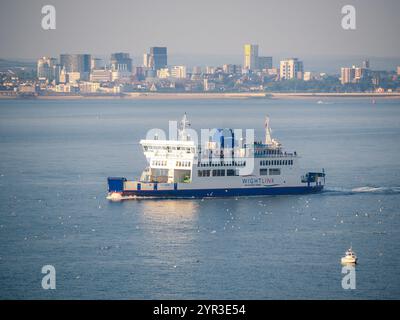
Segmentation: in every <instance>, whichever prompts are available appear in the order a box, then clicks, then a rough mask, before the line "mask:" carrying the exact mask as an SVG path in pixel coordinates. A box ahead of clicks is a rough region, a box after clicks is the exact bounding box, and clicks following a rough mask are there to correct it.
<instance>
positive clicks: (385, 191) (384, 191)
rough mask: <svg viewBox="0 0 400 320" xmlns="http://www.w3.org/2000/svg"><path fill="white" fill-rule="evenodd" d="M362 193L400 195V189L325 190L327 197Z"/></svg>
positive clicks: (369, 187)
mask: <svg viewBox="0 0 400 320" xmlns="http://www.w3.org/2000/svg"><path fill="white" fill-rule="evenodd" d="M360 193H370V194H400V187H374V186H363V187H357V188H352V189H346V188H338V187H330V188H329V187H328V188H326V189H325V190H324V194H327V195H353V194H360Z"/></svg>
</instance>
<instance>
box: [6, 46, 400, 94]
mask: <svg viewBox="0 0 400 320" xmlns="http://www.w3.org/2000/svg"><path fill="white" fill-rule="evenodd" d="M399 72H400V67H398V69H397V75H399ZM327 77H328V76H327V75H326V74H324V73H312V72H310V71H305V69H304V64H303V62H302V61H301V60H300V59H298V58H288V59H282V60H280V61H279V63H277V65H276V66H274V64H273V58H272V56H261V55H259V46H258V45H257V44H245V45H244V47H243V64H241V65H240V64H224V65H222V66H217V67H215V66H193V67H191V68H188V67H187V66H185V65H169V64H168V52H167V48H166V47H151V48H150V49H149V51H148V52H146V53H144V55H143V61H141V62H139V63H136V64H134V63H133V59H132V58H131V57H130V55H129V53H124V52H117V53H113V54H111V56H110V58H109V60H108V61H104V60H103V59H100V58H98V57H94V56H92V55H91V54H61V55H60V57H59V59H56V58H52V57H42V58H40V59H38V60H37V67H36V74H35V76H34V77H32V79H27V80H26V79H25V80H24V81H23V82H21V81H18V79H17V80H15V79H14V80H13V81H10V79H9V78H7V79H8V80H7V79H6V78H3V81H2V82H1V80H2V79H0V93H2V92H3V93H2V94H3V95H4V92H5V91H2V90H4V88H5V89H10V88H11V89H13V90H14V91H17V92H18V93H20V94H23V95H53V94H54V95H70V94H80V95H121V94H124V93H128V92H141V91H143V92H147V91H161V92H252V91H268V90H277V91H280V90H281V91H285V90H291V87H290V84H292V83H295V86H296V85H298V84H299V83H302V84H304V83H315V81H317V82H319V84H318V86H317V87H318V90H321V88H322V90H326V91H325V92H327V91H335V90H337V91H340V90H343V89H345V88H346V87H349V86H353V87H352V88H353V89H355V90H357V88H356V87H354V86H355V85H358V84H364V85H365V84H367V86H366V87H365V88H367V89H369V87H368V86H369V85H370V86H371V88H372V87H373V88H376V87H377V86H379V85H380V84H381V80H382V73H381V72H377V71H372V70H371V69H370V65H369V61H368V60H365V61H364V62H363V65H362V66H361V67H356V66H352V67H343V68H341V73H340V75H339V76H333V77H332V76H331V77H330V80H329V86H327V87H326V88H324V87H323V82H324V80H325V79H326V78H327ZM4 79H6V80H7V81H8V82H7V81H4ZM392 80H398V78H396V79H392ZM321 84H322V85H321ZM295 88H296V87H295ZM300 88H303V89H304V90H309V89H310V88H309V87H307V86H305V85H303V86H300ZM365 88H364V87H363V88H362V90H366V89H365ZM311 89H312V88H311Z"/></svg>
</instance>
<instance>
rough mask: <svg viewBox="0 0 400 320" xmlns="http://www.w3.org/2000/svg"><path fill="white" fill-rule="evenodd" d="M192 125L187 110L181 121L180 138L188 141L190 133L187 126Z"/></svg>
mask: <svg viewBox="0 0 400 320" xmlns="http://www.w3.org/2000/svg"><path fill="white" fill-rule="evenodd" d="M188 127H190V122H189V120H188V118H187V116H186V112H185V114H184V115H183V118H182V120H181V121H180V122H179V130H178V133H179V140H183V141H187V140H189V135H186V128H188Z"/></svg>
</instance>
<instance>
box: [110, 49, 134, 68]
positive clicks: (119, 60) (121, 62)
mask: <svg viewBox="0 0 400 320" xmlns="http://www.w3.org/2000/svg"><path fill="white" fill-rule="evenodd" d="M111 70H112V71H126V72H132V59H131V58H130V57H129V53H123V52H117V53H113V54H112V55H111Z"/></svg>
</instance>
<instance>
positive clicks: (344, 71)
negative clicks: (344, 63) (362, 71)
mask: <svg viewBox="0 0 400 320" xmlns="http://www.w3.org/2000/svg"><path fill="white" fill-rule="evenodd" d="M355 76H356V68H355V67H354V66H353V67H352V68H347V67H344V68H341V69H340V77H341V78H340V81H341V83H342V84H346V83H352V82H354V79H355Z"/></svg>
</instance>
